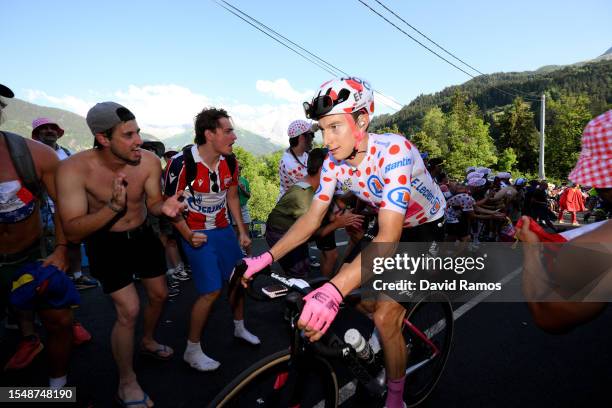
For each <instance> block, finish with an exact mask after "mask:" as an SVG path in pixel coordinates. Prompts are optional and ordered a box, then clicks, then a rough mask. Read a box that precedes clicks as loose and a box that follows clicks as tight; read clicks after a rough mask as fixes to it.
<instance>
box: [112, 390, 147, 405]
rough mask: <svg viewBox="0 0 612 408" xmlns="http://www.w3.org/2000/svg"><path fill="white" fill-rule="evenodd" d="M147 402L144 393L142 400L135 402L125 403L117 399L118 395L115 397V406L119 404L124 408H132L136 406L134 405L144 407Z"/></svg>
mask: <svg viewBox="0 0 612 408" xmlns="http://www.w3.org/2000/svg"><path fill="white" fill-rule="evenodd" d="M148 400H149V396H148V395H147V393H146V392H145V393H144V397H143V399H141V400H139V401H136V400H133V401H125V400H122V399H121V398H119V395H115V402H117V404H119V406H121V407H124V408H126V407H133V406H136V405H144V406H145V407H146V406H147V401H148Z"/></svg>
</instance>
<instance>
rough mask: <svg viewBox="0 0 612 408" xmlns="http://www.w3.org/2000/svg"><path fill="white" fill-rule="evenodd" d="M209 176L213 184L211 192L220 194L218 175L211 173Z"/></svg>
mask: <svg viewBox="0 0 612 408" xmlns="http://www.w3.org/2000/svg"><path fill="white" fill-rule="evenodd" d="M208 175H209V176H210V181H211V182H212V184H211V185H210V191H212V192H213V193H218V192H219V184H218V183H217V173H215V172H214V171H213V172H210V171H209V172H208Z"/></svg>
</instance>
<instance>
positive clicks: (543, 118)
mask: <svg viewBox="0 0 612 408" xmlns="http://www.w3.org/2000/svg"><path fill="white" fill-rule="evenodd" d="M545 122H546V95H545V94H542V110H541V112H540V161H539V166H538V176H539V177H540V180H544V179H545V178H546V176H545V174H544V123H545Z"/></svg>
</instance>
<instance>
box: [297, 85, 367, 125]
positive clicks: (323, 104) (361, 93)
mask: <svg viewBox="0 0 612 408" xmlns="http://www.w3.org/2000/svg"><path fill="white" fill-rule="evenodd" d="M303 105H304V111H305V112H306V117H307V118H308V119H314V120H319V118H321V117H323V116H327V115H335V114H338V113H353V112H356V111H358V110H361V109H365V110H366V111H367V112H368V113H369V114H370V115H372V114H374V90H373V89H372V87H371V86H370V84H369V82H367V81H365V80H363V79H360V78H356V77H350V78H335V79H332V80H329V81H327V82H325V83H324V84H323V85H321V86H320V87H319V90H318V91H317V93H316V94H315V96H314V98H312V101H311V102H310V103H308V102H304V104H303Z"/></svg>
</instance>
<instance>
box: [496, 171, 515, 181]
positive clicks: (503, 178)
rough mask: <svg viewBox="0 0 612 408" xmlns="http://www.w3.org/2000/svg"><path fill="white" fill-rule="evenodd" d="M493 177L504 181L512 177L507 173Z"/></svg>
mask: <svg viewBox="0 0 612 408" xmlns="http://www.w3.org/2000/svg"><path fill="white" fill-rule="evenodd" d="M495 177H497V178H500V179H502V180H505V179H509V178H510V177H512V174H510V173H508V172H507V171H500V172H499V173H497V175H496V176H495Z"/></svg>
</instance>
